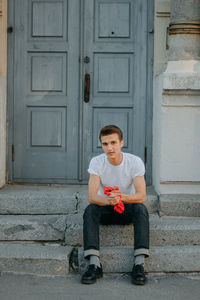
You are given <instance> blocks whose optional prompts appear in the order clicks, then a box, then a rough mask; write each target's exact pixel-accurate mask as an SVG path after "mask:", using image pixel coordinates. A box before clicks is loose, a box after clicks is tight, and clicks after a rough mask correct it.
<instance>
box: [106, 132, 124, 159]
mask: <svg viewBox="0 0 200 300" xmlns="http://www.w3.org/2000/svg"><path fill="white" fill-rule="evenodd" d="M123 145H124V141H123V140H122V141H120V139H119V136H118V134H117V133H112V134H110V135H106V136H102V137H101V146H102V148H103V150H104V152H105V154H106V155H107V156H108V158H110V159H111V160H112V159H116V158H118V157H119V155H120V153H121V148H122V147H123Z"/></svg>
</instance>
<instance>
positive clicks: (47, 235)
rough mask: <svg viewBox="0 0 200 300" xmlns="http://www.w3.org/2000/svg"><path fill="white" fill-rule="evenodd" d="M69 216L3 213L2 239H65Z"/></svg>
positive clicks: (0, 217) (1, 221)
mask: <svg viewBox="0 0 200 300" xmlns="http://www.w3.org/2000/svg"><path fill="white" fill-rule="evenodd" d="M66 220H67V217H66V216H62V215H49V216H44V215H37V216H32V215H28V216H26V215H23V216H22V215H19V216H13V215H11V216H10V215H9V216H7V215H1V216H0V240H1V241H15V240H18V241H25V240H29V241H58V240H64V236H65V229H66V222H67V221H66Z"/></svg>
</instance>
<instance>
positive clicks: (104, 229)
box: [65, 214, 200, 246]
mask: <svg viewBox="0 0 200 300" xmlns="http://www.w3.org/2000/svg"><path fill="white" fill-rule="evenodd" d="M82 223H83V222H82V216H81V215H78V214H77V215H76V216H75V215H73V216H70V215H69V216H68V218H67V226H66V233H65V242H66V244H68V245H74V246H77V245H78V246H80V245H82V240H83V234H82V231H83V229H82V227H83V224H82ZM150 244H151V245H152V246H168V245H171V246H173V245H200V218H192V217H161V218H160V217H159V216H156V215H151V216H150ZM100 245H101V246H119V245H120V246H132V245H133V226H132V225H126V226H123V225H109V226H105V225H101V226H100Z"/></svg>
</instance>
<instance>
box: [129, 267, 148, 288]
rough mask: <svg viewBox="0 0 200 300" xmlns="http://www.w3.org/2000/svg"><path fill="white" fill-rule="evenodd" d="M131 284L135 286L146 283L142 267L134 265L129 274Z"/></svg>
mask: <svg viewBox="0 0 200 300" xmlns="http://www.w3.org/2000/svg"><path fill="white" fill-rule="evenodd" d="M131 277H132V283H134V284H137V285H144V284H145V283H146V282H147V278H146V276H145V274H144V267H143V265H134V266H133V270H132V273H131Z"/></svg>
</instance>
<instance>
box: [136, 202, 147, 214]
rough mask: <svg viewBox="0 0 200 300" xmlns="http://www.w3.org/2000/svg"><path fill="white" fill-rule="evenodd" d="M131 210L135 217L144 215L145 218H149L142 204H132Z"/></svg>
mask: <svg viewBox="0 0 200 300" xmlns="http://www.w3.org/2000/svg"><path fill="white" fill-rule="evenodd" d="M133 210H134V213H135V214H137V215H138V214H139V215H140V214H142V215H145V216H149V213H148V210H147V208H146V206H145V205H144V204H143V203H136V204H134V206H133Z"/></svg>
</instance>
